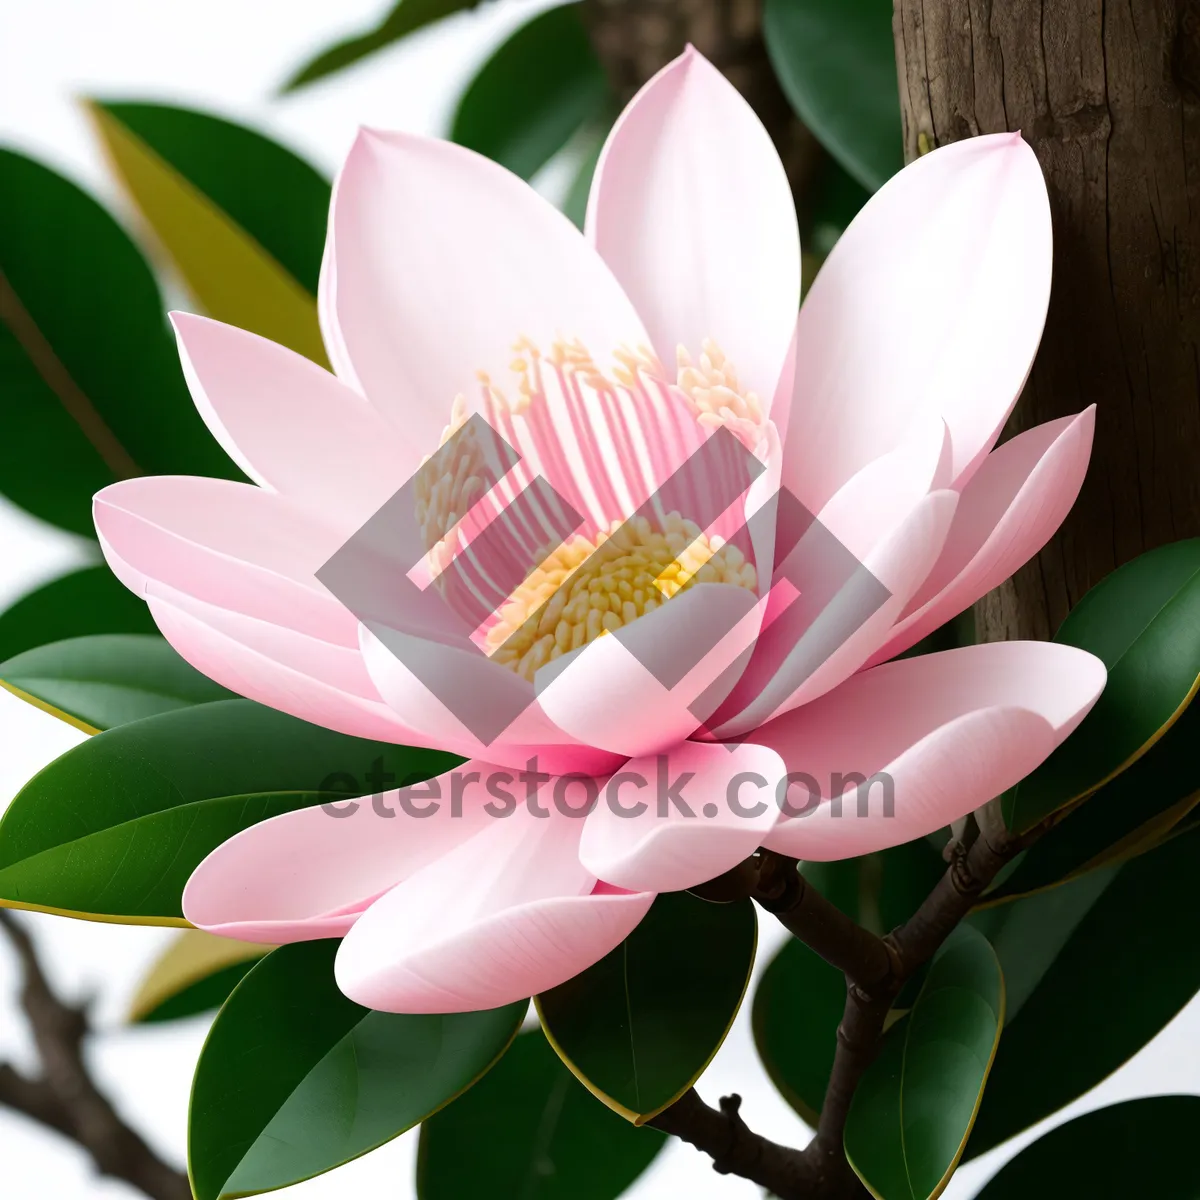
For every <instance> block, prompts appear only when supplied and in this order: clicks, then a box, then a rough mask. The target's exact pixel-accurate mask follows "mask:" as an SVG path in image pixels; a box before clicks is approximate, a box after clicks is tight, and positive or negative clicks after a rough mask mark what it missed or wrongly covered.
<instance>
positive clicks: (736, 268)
mask: <svg viewBox="0 0 1200 1200" xmlns="http://www.w3.org/2000/svg"><path fill="white" fill-rule="evenodd" d="M587 232H588V237H589V238H590V239H591V241H592V243H593V244H594V245H595V246H596V248H597V249H598V250H599V251H600V253H601V255H602V256H603V258H604V260H605V262H607V263H608V264H609V266H611V267H612V269H613V271H614V272H615V273H616V276H617V278H618V279H619V280H620V281H621V283H622V284H623V285H624V287H625V290H626V292H627V293H628V294H629V296H630V297H631V298H632V300H633V302H634V304H635V305H637V309H638V312H639V313H640V314H641V316H642V319H643V320H644V321H645V322H646V327H647V329H648V330H649V332H650V337H651V339H652V345H653V346H654V349H655V350H656V351H657V352H658V355H659V357H660V358H661V359H662V361H663V362H664V363H667V364H668V365H669V364H672V363H673V362H674V359H675V348H676V347H677V346H678V345H680V344H682V345H684V346H686V347H687V348H688V349H689V350H690V351H691V352H692V353H694V354H695V353H699V351H700V348H701V346H702V345H703V342H704V340H705V339H706V338H714V339H716V341H717V342H718V343H719V344H720V346H721V348H722V350H724V351H725V353H726V354H727V355H728V356H729V359H730V360H731V361H732V362H733V363H734V364H735V365H736V367H737V370H738V374H739V378H740V380H741V382H742V383H743V384H744V385H745V386H746V387H747V388H749V390H751V391H754V392H756V393H757V394H758V395H759V397H760V398H761V399H762V401H763V403H764V404H769V403H770V401H771V397H772V396H773V394H774V391H775V384H776V381H777V380H778V379H779V376H780V372H781V370H782V368H783V365H784V359H785V356H786V354H787V349H788V343H789V342H790V340H791V336H792V329H793V326H794V324H795V320H796V309H797V306H798V305H799V303H800V240H799V237H798V235H797V231H796V211H795V208H794V206H793V204H792V193H791V189H790V187H789V186H788V181H787V176H786V174H785V173H784V169H783V165H782V163H781V162H780V161H779V155H778V154H777V153H776V151H775V147H774V146H773V144H772V142H771V139H770V136H769V135H768V134H767V131H766V130H765V129H764V128H763V126H762V123H761V122H760V121H759V119H758V118H757V117H756V116H755V115H754V112H753V110H752V109H751V108H750V106H749V105H748V104H747V103H746V101H745V100H743V99H742V97H741V96H740V95H739V93H738V91H737V89H736V88H734V87H733V85H732V84H730V83H729V82H728V81H727V80H726V79H725V78H724V76H723V75H722V74H721V73H720V72H719V71H718V70H717V69H716V68H715V67H714V66H713V65H712V64H711V63H710V62H708V60H707V59H705V58H704V57H703V56H702V55H700V54H698V53H697V52H696V51H695V50H694V49H692V48H691V47H689V48H688V49H687V50H686V51H685V52H684V53H683V54H682V55H680V56H679V57H678V58H677V59H675V60H674V62H672V63H669V64H668V65H667V66H666V67H664V68H663V69H662V70H661V71H659V73H658V74H657V75H655V76H654V78H653V79H651V80H650V82H649V83H647V84H646V85H645V87H643V88H642V90H641V91H640V92H639V93H638V94H637V95H636V96H635V97H634V98H633V100H632V101H631V102H630V104H629V106H628V107H627V108H626V109H625V112H624V113H623V114H622V116H621V117H620V119H619V120H618V121H617V123H616V125H615V126H614V127H613V130H612V133H611V134H610V135H609V138H608V142H607V144H606V145H605V147H604V151H603V153H602V154H601V156H600V161H599V163H598V164H597V167H596V174H595V178H594V180H593V183H592V192H591V197H590V199H589V204H588V217H587Z"/></svg>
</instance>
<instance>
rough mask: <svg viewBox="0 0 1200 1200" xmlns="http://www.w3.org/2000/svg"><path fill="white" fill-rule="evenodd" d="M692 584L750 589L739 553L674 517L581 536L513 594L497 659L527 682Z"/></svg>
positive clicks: (501, 625)
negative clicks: (547, 666) (657, 526)
mask: <svg viewBox="0 0 1200 1200" xmlns="http://www.w3.org/2000/svg"><path fill="white" fill-rule="evenodd" d="M693 583H726V584H733V585H735V586H737V587H743V588H746V589H748V590H749V591H751V592H753V591H755V590H756V587H757V576H756V574H755V570H754V568H753V566H751V564H749V563H748V562H747V561H746V559H745V557H744V555H743V554H742V552H741V551H740V550H739V549H738V548H737V547H736V546H733V545H729V544H725V543H723V542H722V541H721V539H720V538H718V537H712V538H709V537H708V536H707V535H705V534H704V533H702V532H701V531H700V529H699V527H698V526H697V525H696V524H695V523H694V522H692V521H685V520H684V519H683V518H682V517H681V516H680V515H679V514H678V513H672V514H671V515H670V516H669V517H667V519H666V521H665V522H664V523H663V528H662V529H661V530H658V529H655V528H654V527H653V526H652V525H651V523H650V522H649V521H648V520H646V519H644V518H640V517H639V518H635V519H634V520H632V521H629V522H626V523H625V524H624V525H614V526H613V527H612V528H611V529H609V530H607V531H604V532H602V533H600V535H599V536H598V537H597V538H596V539H595V540H594V541H593V540H590V539H588V538H586V537H583V536H576V537H574V538H573V539H571V541H569V542H567V543H566V544H565V545H563V546H560V547H559V548H558V549H557V550H555V551H554V552H553V553H552V554H550V555H548V556H547V557H546V558H545V559H544V560H543V562H542V563H541V565H540V566H539V567H538V568H537V569H536V570H535V571H534V572H533V573H532V574H531V575H530V576H529V578H528V579H527V580H526V581H525V582H524V583H523V584H522V585H521V586H520V587H519V588H517V590H516V591H515V592H514V593H513V594H512V596H510V597H509V599H508V601H507V602H506V603H505V605H504V606H503V608H502V609H501V610H500V614H499V619H498V620H497V622H496V624H495V625H493V626H492V628H491V629H489V630H488V633H487V650H488V653H489V654H490V655H491V656H492V658H493V660H494V661H495V662H498V663H501V664H503V665H504V666H507V667H509V668H510V669H512V670H513V671H515V672H517V674H518V675H523V676H524V677H525V678H526V679H530V680H532V679H533V676H534V673H535V672H536V671H537V669H538V668H539V667H542V666H544V665H545V664H546V663H547V662H550V661H551V660H553V659H556V658H559V657H561V656H562V655H563V654H569V653H570V652H571V651H572V650H577V649H579V647H580V646H584V645H587V644H588V643H589V642H594V641H595V640H596V639H597V638H599V637H603V636H604V634H605V633H611V632H615V631H616V630H618V629H621V628H623V627H624V626H626V625H630V624H632V623H633V622H634V621H636V620H637V619H638V617H643V616H645V615H646V614H647V613H649V612H653V611H654V610H655V609H656V608H658V607H659V606H660V605H662V604H664V603H666V601H667V600H669V599H671V598H672V597H673V596H676V595H678V594H679V593H680V592H682V591H685V590H686V589H687V588H689V587H690V586H691V585H692V584H693Z"/></svg>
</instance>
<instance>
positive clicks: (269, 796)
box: [0, 700, 459, 925]
mask: <svg viewBox="0 0 1200 1200" xmlns="http://www.w3.org/2000/svg"><path fill="white" fill-rule="evenodd" d="M458 761H459V760H458V759H456V758H454V757H453V756H452V755H448V754H442V753H440V752H438V751H433V750H418V749H412V748H410V747H407V746H393V745H388V744H383V743H378V742H369V741H365V740H363V739H361V738H354V737H348V736H346V735H345V734H340V733H333V732H332V731H331V730H328V729H321V728H319V727H317V726H315V725H309V724H307V723H306V722H304V721H298V720H296V719H295V718H294V717H289V716H285V715H284V714H283V713H280V712H276V711H275V710H274V709H271V708H264V707H263V706H262V705H258V704H254V703H253V702H251V701H249V700H223V701H218V702H216V703H213V704H201V705H199V706H197V707H195V708H185V709H178V710H176V711H175V712H167V713H162V714H161V715H159V716H157V717H147V718H146V719H145V720H142V721H135V722H133V724H131V725H121V726H118V727H117V728H115V729H110V730H108V731H107V732H105V733H100V734H97V735H96V736H95V737H94V738H91V739H90V740H89V741H86V742H84V743H83V744H82V745H79V746H76V747H74V749H72V750H68V751H67V753H66V754H64V755H62V756H61V757H60V758H57V759H55V760H54V762H52V763H51V764H50V765H49V766H48V767H45V768H43V770H41V771H40V772H38V774H37V775H35V776H34V777H33V779H32V780H30V782H29V783H27V784H26V785H25V786H24V787H23V788H22V789H21V791H20V792H18V793H17V796H16V798H15V799H14V800H13V802H12V804H11V805H10V806H9V808H8V810H7V812H5V814H4V817H3V820H0V905H5V906H9V907H18V908H36V909H43V910H47V911H51V912H61V913H65V914H67V915H70V916H83V917H90V918H92V919H94V920H100V921H105V920H110V921H111V920H117V921H125V922H132V923H134V924H143V925H182V924H184V920H183V911H182V909H181V907H180V898H181V896H182V894H183V887H184V884H185V883H187V880H188V876H189V875H191V873H192V871H193V870H194V869H195V868H196V866H197V865H198V864H199V863H200V861H201V860H202V859H203V858H204V857H205V856H206V855H207V854H208V853H209V852H210V851H211V850H213V849H215V848H216V847H217V846H219V845H220V844H221V843H222V842H223V841H225V840H226V839H227V838H230V837H232V836H233V835H234V834H235V833H238V832H239V831H240V830H242V829H245V828H247V827H248V826H250V825H254V824H256V823H257V822H259V821H263V820H266V818H268V817H272V816H275V815H276V814H278V813H282V812H291V811H292V810H294V809H297V808H305V807H308V806H309V805H313V804H319V803H322V802H323V801H326V800H332V799H337V800H341V799H345V798H346V796H347V795H348V794H354V795H363V794H365V793H367V792H371V791H374V790H376V789H377V787H378V786H379V785H378V783H372V782H371V780H372V779H375V780H376V781H378V780H380V779H383V780H386V779H387V775H386V774H385V775H380V774H378V772H387V773H390V774H391V776H392V777H393V779H394V780H395V786H403V785H404V784H405V783H415V782H417V781H418V780H421V779H427V778H429V777H430V776H432V775H436V774H438V773H439V772H440V771H443V770H448V769H449V768H450V767H452V766H453V765H454V764H455V763H457V762H458ZM337 775H349V776H351V777H353V779H354V780H356V781H357V785H356V788H355V790H354V791H353V792H351V791H349V789H347V788H344V787H343V786H342V781H340V780H335V779H334V776H337Z"/></svg>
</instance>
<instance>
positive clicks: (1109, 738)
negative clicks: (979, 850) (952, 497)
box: [1004, 538, 1200, 831]
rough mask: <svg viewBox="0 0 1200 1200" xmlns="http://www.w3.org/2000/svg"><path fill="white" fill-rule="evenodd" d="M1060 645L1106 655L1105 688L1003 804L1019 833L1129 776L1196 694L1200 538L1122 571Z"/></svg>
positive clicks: (1073, 619)
mask: <svg viewBox="0 0 1200 1200" xmlns="http://www.w3.org/2000/svg"><path fill="white" fill-rule="evenodd" d="M1054 640H1055V641H1056V642H1063V643H1065V644H1067V645H1069V646H1079V647H1082V648H1083V649H1084V650H1090V651H1091V652H1092V653H1093V654H1095V655H1097V656H1098V657H1099V658H1101V659H1102V660H1103V661H1104V665H1105V666H1106V667H1107V668H1108V683H1107V684H1106V685H1105V688H1104V691H1103V693H1101V696H1100V699H1099V700H1098V701H1097V702H1096V705H1095V707H1094V708H1093V709H1092V711H1091V712H1090V713H1088V715H1087V716H1086V717H1085V718H1084V719H1083V722H1082V724H1081V725H1080V726H1079V728H1078V729H1077V730H1076V731H1075V732H1074V733H1073V734H1072V735H1071V736H1070V737H1069V738H1067V740H1066V741H1065V742H1063V743H1062V745H1061V746H1059V747H1058V749H1057V750H1055V751H1054V753H1053V754H1051V755H1050V757H1049V758H1047V759H1046V761H1045V762H1044V763H1042V765H1041V766H1040V767H1038V768H1037V769H1036V770H1035V771H1034V772H1033V773H1032V774H1031V775H1028V776H1026V777H1025V778H1024V779H1023V780H1021V782H1020V783H1019V784H1018V785H1017V787H1016V788H1015V789H1014V790H1013V791H1012V792H1010V793H1009V794H1008V795H1007V796H1006V797H1005V802H1004V815H1005V819H1006V821H1007V822H1008V826H1009V828H1010V829H1015V830H1018V831H1024V830H1027V829H1030V828H1032V827H1033V826H1034V825H1037V824H1038V823H1039V822H1040V821H1042V820H1044V819H1045V818H1047V817H1049V816H1050V815H1051V814H1053V813H1055V812H1057V811H1059V810H1061V809H1063V808H1065V807H1066V806H1067V805H1069V804H1072V803H1073V802H1075V801H1077V800H1079V799H1081V798H1082V797H1084V796H1087V795H1088V794H1089V793H1090V792H1092V791H1094V790H1095V789H1096V788H1098V787H1099V786H1100V785H1101V784H1103V783H1106V782H1107V781H1108V780H1110V779H1111V778H1112V777H1113V776H1114V775H1116V774H1117V773H1118V772H1120V771H1124V770H1126V769H1128V768H1129V767H1130V766H1131V765H1132V764H1133V763H1134V762H1136V761H1137V759H1138V758H1140V757H1141V756H1142V755H1143V754H1145V752H1146V751H1147V750H1149V749H1150V747H1151V746H1153V745H1154V743H1155V742H1156V741H1157V740H1158V739H1159V738H1160V737H1162V735H1163V734H1164V733H1165V732H1166V731H1167V729H1169V728H1170V726H1171V725H1172V723H1173V722H1174V721H1175V720H1176V719H1177V718H1178V717H1179V716H1180V714H1181V713H1182V712H1183V711H1184V709H1185V708H1186V707H1187V705H1188V703H1189V702H1190V701H1191V699H1192V697H1193V696H1194V695H1195V693H1196V688H1197V686H1198V685H1200V538H1193V539H1191V540H1189V541H1183V542H1173V543H1171V544H1170V545H1167V546H1161V547H1159V548H1158V549H1157V550H1151V551H1150V552H1149V553H1147V554H1143V555H1141V556H1140V557H1138V558H1135V559H1134V560H1133V561H1132V562H1128V563H1126V564H1125V565H1124V566H1122V567H1118V568H1117V569H1116V570H1115V571H1114V572H1113V573H1112V574H1111V575H1109V576H1107V578H1105V579H1103V580H1101V581H1100V582H1099V583H1098V584H1097V585H1096V586H1095V587H1094V588H1092V590H1091V591H1090V592H1088V593H1087V595H1086V596H1084V598H1083V599H1082V600H1081V601H1080V602H1079V603H1078V604H1077V605H1076V606H1075V608H1074V609H1073V610H1072V611H1071V613H1070V615H1069V616H1068V617H1067V619H1066V620H1065V621H1064V622H1063V623H1062V626H1061V628H1060V629H1059V631H1058V633H1057V634H1055V636H1054Z"/></svg>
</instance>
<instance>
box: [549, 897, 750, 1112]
mask: <svg viewBox="0 0 1200 1200" xmlns="http://www.w3.org/2000/svg"><path fill="white" fill-rule="evenodd" d="M757 934H758V931H757V926H756V923H755V917H754V906H753V905H752V904H751V903H750V901H748V900H743V901H739V902H738V903H735V904H709V903H707V902H705V901H704V900H699V899H697V898H696V897H695V896H691V895H689V894H687V893H686V892H667V893H664V894H663V895H661V896H659V897H658V899H657V900H655V901H654V904H653V906H652V907H651V909H650V911H649V913H647V915H646V917H645V918H644V920H643V921H642V922H641V924H640V925H638V927H637V928H636V929H635V930H634V931H633V933H631V934H630V935H629V937H627V938H626V939H625V941H624V942H623V943H622V944H621V945H620V946H618V947H617V948H616V949H615V950H614V951H613V952H612V953H611V954H608V955H606V956H605V957H604V958H602V959H601V960H600V961H599V962H598V963H596V964H595V966H592V967H589V968H588V969H587V970H586V971H584V972H582V973H581V974H579V975H576V976H575V978H574V979H571V980H568V981H567V982H566V983H564V984H561V985H560V986H559V987H556V988H553V989H552V990H551V991H548V992H543V993H542V994H541V995H540V996H538V997H536V998H535V1003H536V1004H537V1010H538V1015H539V1016H540V1017H541V1019H542V1028H543V1029H544V1030H545V1031H546V1036H547V1038H548V1039H549V1041H550V1044H551V1045H552V1046H553V1047H554V1049H555V1050H556V1051H557V1053H558V1055H559V1057H560V1058H561V1059H562V1060H563V1062H564V1063H566V1065H567V1067H568V1068H570V1070H571V1071H572V1073H573V1074H574V1075H575V1076H576V1077H577V1078H578V1079H579V1080H580V1082H581V1083H583V1085H584V1086H585V1087H586V1088H587V1089H588V1090H589V1091H590V1092H592V1093H593V1094H594V1095H595V1096H596V1097H598V1098H599V1099H600V1100H602V1101H604V1103H605V1104H607V1105H608V1106H609V1108H611V1109H612V1110H613V1111H614V1112H617V1113H620V1114H621V1116H623V1117H625V1118H626V1119H627V1120H629V1121H632V1122H633V1123H634V1124H635V1125H641V1124H644V1123H645V1122H646V1121H648V1120H650V1118H651V1117H654V1116H657V1115H658V1113H660V1112H662V1110H663V1109H664V1108H666V1107H667V1106H668V1105H671V1104H674V1103H675V1101H676V1100H678V1099H679V1097H680V1096H682V1095H683V1093H684V1092H686V1091H687V1090H688V1088H690V1087H691V1086H692V1084H694V1083H695V1082H696V1080H697V1079H698V1078H699V1077H700V1075H701V1074H702V1073H703V1071H704V1068H705V1067H707V1066H708V1064H709V1063H710V1062H711V1061H712V1057H713V1055H714V1054H716V1052H717V1050H718V1049H719V1048H720V1046H721V1043H722V1042H723V1041H724V1040H725V1035H726V1034H727V1033H728V1032H729V1028H730V1026H731V1025H732V1024H733V1018H734V1017H735V1016H737V1011H738V1008H739V1007H740V1005H741V1002H742V997H743V996H744V995H745V992H746V986H747V984H748V983H749V981H750V972H751V970H752V969H753V967H754V948H755V944H756V941H757Z"/></svg>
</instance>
